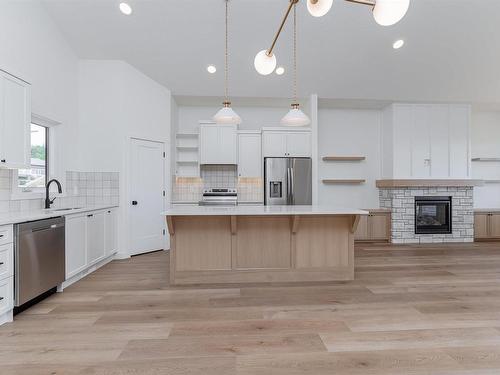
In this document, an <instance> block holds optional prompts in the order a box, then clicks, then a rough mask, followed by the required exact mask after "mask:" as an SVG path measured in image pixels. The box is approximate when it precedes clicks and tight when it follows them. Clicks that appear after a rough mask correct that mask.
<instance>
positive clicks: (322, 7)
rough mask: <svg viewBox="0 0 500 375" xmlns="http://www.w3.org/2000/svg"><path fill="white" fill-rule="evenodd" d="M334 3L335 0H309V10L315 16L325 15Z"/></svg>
mask: <svg viewBox="0 0 500 375" xmlns="http://www.w3.org/2000/svg"><path fill="white" fill-rule="evenodd" d="M332 4H333V0H307V10H308V11H309V13H310V14H311V15H312V16H314V17H323V16H324V15H325V14H327V13H328V12H329V11H330V9H331V7H332Z"/></svg>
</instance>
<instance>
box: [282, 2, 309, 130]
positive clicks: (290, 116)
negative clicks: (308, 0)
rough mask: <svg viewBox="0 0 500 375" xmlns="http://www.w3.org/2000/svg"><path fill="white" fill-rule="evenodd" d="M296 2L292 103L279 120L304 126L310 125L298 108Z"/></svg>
mask: <svg viewBox="0 0 500 375" xmlns="http://www.w3.org/2000/svg"><path fill="white" fill-rule="evenodd" d="M296 7H297V2H295V3H293V103H292V109H290V111H288V113H287V114H286V115H285V117H283V118H282V119H281V125H285V126H306V125H309V124H310V123H311V120H309V117H307V115H306V114H305V113H304V112H302V111H301V109H300V108H299V101H298V98H297V8H296Z"/></svg>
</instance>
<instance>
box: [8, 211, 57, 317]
mask: <svg viewBox="0 0 500 375" xmlns="http://www.w3.org/2000/svg"><path fill="white" fill-rule="evenodd" d="M14 234H15V244H14V246H15V255H14V261H15V270H14V291H15V305H16V307H19V306H21V305H23V304H24V303H26V302H28V301H31V300H32V299H33V298H36V297H38V296H39V295H41V294H43V293H45V292H47V291H49V290H51V289H52V288H54V287H57V286H58V285H60V284H61V283H62V282H63V281H64V279H65V273H66V272H65V243H64V241H65V236H64V217H56V218H51V219H45V220H38V221H32V222H28V223H22V224H17V225H15V227H14Z"/></svg>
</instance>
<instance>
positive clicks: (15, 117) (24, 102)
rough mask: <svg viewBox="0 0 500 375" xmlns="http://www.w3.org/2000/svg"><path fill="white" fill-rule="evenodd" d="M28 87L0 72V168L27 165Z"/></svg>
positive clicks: (29, 105)
mask: <svg viewBox="0 0 500 375" xmlns="http://www.w3.org/2000/svg"><path fill="white" fill-rule="evenodd" d="M30 123H31V87H30V85H29V84H28V83H26V82H24V81H22V80H20V79H18V78H15V77H13V76H11V75H9V74H7V73H5V72H2V71H0V167H4V168H12V169H16V168H26V167H28V166H29V165H30Z"/></svg>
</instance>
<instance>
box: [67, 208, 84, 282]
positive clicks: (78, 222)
mask: <svg viewBox="0 0 500 375" xmlns="http://www.w3.org/2000/svg"><path fill="white" fill-rule="evenodd" d="M86 267H87V215H86V214H81V215H71V216H66V279H69V278H70V277H72V276H74V275H76V274H77V273H78V272H80V271H83V270H84V269H85V268H86Z"/></svg>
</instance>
